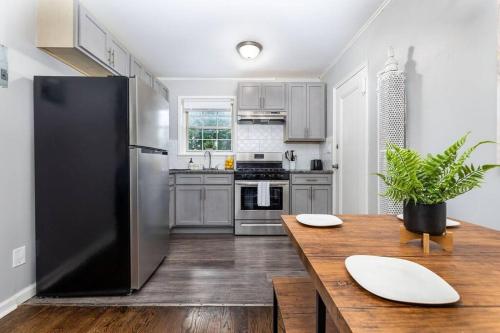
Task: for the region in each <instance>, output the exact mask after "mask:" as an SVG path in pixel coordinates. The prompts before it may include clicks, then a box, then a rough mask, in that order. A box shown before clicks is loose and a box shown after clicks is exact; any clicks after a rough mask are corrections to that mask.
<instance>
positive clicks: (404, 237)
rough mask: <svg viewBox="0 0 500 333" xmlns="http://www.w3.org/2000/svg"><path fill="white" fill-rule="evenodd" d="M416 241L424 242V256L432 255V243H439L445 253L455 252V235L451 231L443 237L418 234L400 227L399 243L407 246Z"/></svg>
mask: <svg viewBox="0 0 500 333" xmlns="http://www.w3.org/2000/svg"><path fill="white" fill-rule="evenodd" d="M414 239H421V240H422V249H423V250H424V254H429V253H430V241H433V242H434V243H437V244H439V245H440V246H441V248H442V249H443V250H445V251H450V252H451V251H453V233H452V232H451V231H446V232H445V233H444V234H442V235H441V236H431V235H429V234H426V233H424V234H417V233H415V232H411V231H408V230H406V228H405V227H404V226H400V229H399V243H401V244H406V243H408V242H409V241H412V240H414Z"/></svg>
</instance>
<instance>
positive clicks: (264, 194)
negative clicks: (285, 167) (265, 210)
mask: <svg viewBox="0 0 500 333" xmlns="http://www.w3.org/2000/svg"><path fill="white" fill-rule="evenodd" d="M269 192H270V190H269V182H259V184H258V185H257V206H259V207H269V206H270V205H271V200H270V196H271V195H270V193H269Z"/></svg>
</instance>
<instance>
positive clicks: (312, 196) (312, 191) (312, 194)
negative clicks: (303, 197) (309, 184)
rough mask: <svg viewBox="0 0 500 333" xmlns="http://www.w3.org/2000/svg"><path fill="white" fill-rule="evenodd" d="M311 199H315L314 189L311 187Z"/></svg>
mask: <svg viewBox="0 0 500 333" xmlns="http://www.w3.org/2000/svg"><path fill="white" fill-rule="evenodd" d="M311 200H312V201H314V190H313V189H312V188H311Z"/></svg>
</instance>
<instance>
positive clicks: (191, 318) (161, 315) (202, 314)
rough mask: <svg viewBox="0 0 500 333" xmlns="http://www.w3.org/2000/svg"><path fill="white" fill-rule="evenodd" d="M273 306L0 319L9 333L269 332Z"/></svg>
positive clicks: (64, 310) (23, 310) (29, 313)
mask: <svg viewBox="0 0 500 333" xmlns="http://www.w3.org/2000/svg"><path fill="white" fill-rule="evenodd" d="M271 325H272V309H271V308H270V307H257V306H253V307H168V306H167V307H149V306H148V307H145V306H144V307H92V306H86V307H74V306H48V305H47V306H41V305H39V306H37V305H22V306H21V307H19V308H18V309H17V310H15V311H14V312H12V313H10V314H8V315H7V316H6V317H4V318H3V319H0V332H10V333H53V332H58V333H77V332H78V333H86V332H93V333H98V332H109V333H114V332H116V333H118V332H119V333H129V332H130V333H132V332H134V333H136V332H144V333H160V332H161V333H163V332H166V333H177V332H179V333H180V332H192V333H196V332H200V333H201V332H203V333H212V332H213V333H219V332H220V333H230V332H237V333H245V332H248V333H266V332H271Z"/></svg>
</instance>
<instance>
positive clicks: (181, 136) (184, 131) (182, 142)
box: [177, 96, 237, 156]
mask: <svg viewBox="0 0 500 333" xmlns="http://www.w3.org/2000/svg"><path fill="white" fill-rule="evenodd" d="M197 99H199V100H208V101H210V100H213V101H214V102H215V101H221V100H230V101H231V103H232V108H231V150H230V151H229V150H228V151H216V150H211V152H212V155H216V156H227V155H233V154H234V153H235V151H236V145H237V139H236V137H237V133H236V129H237V126H236V124H237V116H236V96H179V97H178V98H177V115H178V126H177V142H178V153H177V155H178V156H203V154H204V153H205V150H201V151H190V150H188V140H187V136H188V123H187V120H188V117H187V113H188V112H187V111H185V110H184V101H185V100H197Z"/></svg>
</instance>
